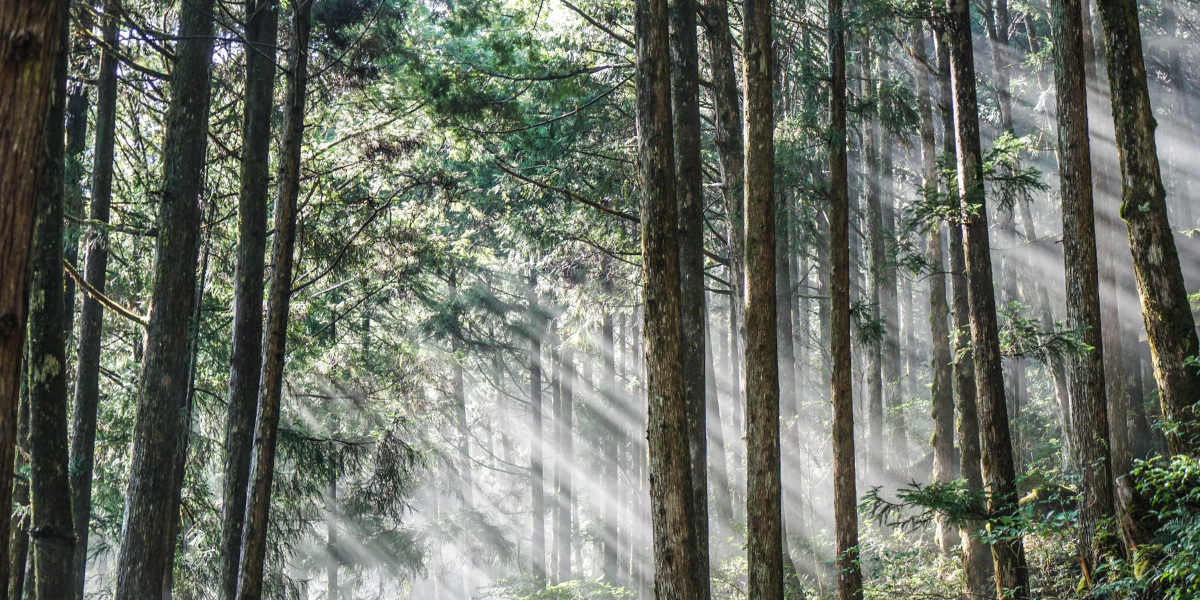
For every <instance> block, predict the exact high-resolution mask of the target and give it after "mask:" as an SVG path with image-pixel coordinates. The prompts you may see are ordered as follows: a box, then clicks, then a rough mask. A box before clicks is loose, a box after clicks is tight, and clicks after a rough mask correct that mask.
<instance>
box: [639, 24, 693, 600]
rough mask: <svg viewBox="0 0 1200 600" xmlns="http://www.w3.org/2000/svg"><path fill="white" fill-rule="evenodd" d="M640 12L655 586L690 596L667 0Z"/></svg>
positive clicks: (662, 594)
mask: <svg viewBox="0 0 1200 600" xmlns="http://www.w3.org/2000/svg"><path fill="white" fill-rule="evenodd" d="M635 13H636V19H635V20H636V38H637V57H636V64H637V86H636V87H637V94H636V95H637V130H638V175H639V179H640V181H641V186H642V194H641V215H642V262H643V267H642V297H643V298H644V299H645V303H646V310H645V317H644V322H645V331H646V333H645V335H646V354H645V356H646V394H647V400H648V402H649V404H648V421H647V425H648V429H647V440H648V442H649V455H650V508H651V515H652V528H653V532H654V566H655V573H654V592H655V596H656V597H657V598H661V599H664V600H672V599H675V598H680V599H691V598H698V597H700V594H701V592H700V589H701V585H702V582H700V581H696V578H695V576H696V573H697V572H698V569H697V567H696V555H697V550H696V548H697V544H698V540H697V539H696V531H695V526H694V523H695V512H694V510H693V497H694V490H695V488H694V487H693V486H692V474H691V458H690V453H689V444H688V419H687V415H688V410H687V409H688V407H687V395H686V388H685V384H684V375H683V365H682V363H681V361H680V358H681V357H680V352H679V348H680V347H681V344H682V343H683V339H682V327H683V325H682V316H681V308H680V304H681V302H680V289H681V288H680V274H679V240H678V205H677V204H676V197H675V184H676V179H675V173H674V171H675V158H674V147H673V146H674V141H673V135H672V131H671V106H670V99H671V94H670V81H671V80H670V67H669V64H668V39H667V38H668V35H667V33H668V23H667V2H666V0H638V1H637V2H636V4H635Z"/></svg>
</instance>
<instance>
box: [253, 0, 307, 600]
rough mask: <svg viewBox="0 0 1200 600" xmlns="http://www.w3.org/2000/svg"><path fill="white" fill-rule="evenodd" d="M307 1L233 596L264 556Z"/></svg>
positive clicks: (288, 285) (300, 23) (298, 32)
mask: <svg viewBox="0 0 1200 600" xmlns="http://www.w3.org/2000/svg"><path fill="white" fill-rule="evenodd" d="M311 15H312V0H301V1H300V2H296V3H295V4H293V5H292V29H291V33H290V36H289V39H288V43H289V45H290V48H289V50H288V71H289V72H288V75H289V76H288V80H287V98H286V99H285V100H284V113H283V114H284V120H283V128H282V130H283V140H282V143H281V144H280V158H279V191H278V193H277V196H276V200H275V241H274V243H273V244H272V246H271V264H272V265H273V270H272V273H271V285H270V287H269V289H268V291H267V328H266V336H265V340H264V344H265V345H264V347H263V362H262V365H263V366H262V386H261V388H260V391H259V396H258V416H257V418H256V419H255V422H254V456H253V459H252V461H251V465H250V478H249V481H250V489H249V491H248V492H247V500H246V523H245V526H244V528H243V534H242V548H241V560H242V567H241V575H240V577H239V579H238V588H237V597H238V600H260V599H261V598H262V587H263V568H264V564H263V563H264V562H265V559H266V537H267V519H268V517H269V516H270V508H271V484H272V481H273V480H274V476H275V453H276V446H277V444H278V439H279V405H280V401H281V399H282V395H283V367H284V361H285V359H286V357H287V323H288V311H289V308H290V303H291V297H292V277H293V274H292V265H293V261H294V257H293V251H294V249H295V245H296V214H297V210H298V208H297V203H298V198H299V196H300V184H301V181H302V180H301V174H300V165H301V161H300V155H301V151H302V150H303V143H304V118H305V113H304V111H305V99H306V94H307V91H308V53H309V49H308V43H309V35H310V32H311V28H312V23H311Z"/></svg>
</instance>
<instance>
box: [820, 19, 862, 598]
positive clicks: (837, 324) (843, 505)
mask: <svg viewBox="0 0 1200 600" xmlns="http://www.w3.org/2000/svg"><path fill="white" fill-rule="evenodd" d="M828 14H829V56H830V61H831V63H832V64H831V68H830V71H831V75H832V83H831V86H830V90H829V117H830V118H829V121H830V125H829V127H830V132H829V183H830V204H829V261H830V286H829V287H830V290H829V294H830V302H829V304H830V312H831V315H830V327H829V329H830V331H829V337H828V338H827V339H829V341H830V353H829V357H830V361H831V362H832V363H833V364H832V371H833V375H832V393H833V395H832V398H833V495H834V498H833V519H834V530H835V533H834V545H835V550H836V552H837V589H838V591H837V597H838V600H862V598H863V586H862V570H861V567H860V566H859V563H858V512H857V504H858V494H857V492H856V491H855V482H854V478H855V473H854V397H853V390H852V388H851V383H850V377H851V372H850V371H851V364H850V360H851V359H850V198H849V186H848V183H849V182H848V179H847V168H846V34H845V28H846V22H845V17H844V15H843V14H842V0H829V13H828Z"/></svg>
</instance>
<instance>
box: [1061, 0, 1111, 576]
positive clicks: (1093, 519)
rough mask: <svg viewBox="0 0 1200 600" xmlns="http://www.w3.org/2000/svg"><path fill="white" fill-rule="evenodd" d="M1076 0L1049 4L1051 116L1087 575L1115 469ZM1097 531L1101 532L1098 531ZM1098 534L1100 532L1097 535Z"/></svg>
mask: <svg viewBox="0 0 1200 600" xmlns="http://www.w3.org/2000/svg"><path fill="white" fill-rule="evenodd" d="M1081 4H1082V3H1081V2H1080V0H1055V1H1054V2H1052V3H1051V5H1050V9H1051V17H1052V19H1051V32H1052V36H1053V39H1054V50H1055V52H1054V86H1055V88H1056V90H1057V93H1056V94H1055V115H1056V116H1057V118H1058V153H1059V157H1060V164H1059V179H1060V181H1061V184H1060V190H1061V194H1062V220H1063V262H1064V264H1065V266H1066V282H1067V325H1068V326H1069V327H1070V328H1071V329H1074V330H1076V331H1080V332H1081V335H1082V341H1083V343H1084V344H1086V345H1087V346H1089V347H1090V349H1089V350H1088V351H1087V353H1086V354H1083V355H1078V356H1073V357H1072V358H1071V361H1070V364H1071V377H1070V386H1071V397H1072V398H1073V399H1074V401H1075V406H1074V411H1073V413H1072V418H1073V420H1074V423H1073V424H1072V425H1073V426H1072V428H1071V429H1072V431H1073V432H1074V433H1075V441H1074V444H1073V446H1074V448H1075V452H1076V454H1077V459H1076V465H1077V466H1078V468H1079V470H1080V483H1081V485H1080V495H1079V541H1078V549H1079V556H1080V558H1081V560H1082V562H1083V567H1084V569H1085V571H1087V572H1086V573H1085V574H1084V577H1085V579H1090V577H1089V575H1088V573H1094V572H1095V569H1096V568H1097V567H1099V566H1100V564H1101V561H1102V560H1103V559H1104V557H1105V556H1107V555H1109V554H1110V553H1111V551H1112V550H1113V549H1114V545H1113V544H1112V543H1111V542H1108V543H1106V542H1105V541H1104V540H1105V539H1108V540H1112V539H1114V538H1113V537H1112V536H1101V535H1098V534H1099V533H1100V532H1101V531H1103V528H1105V527H1106V525H1105V524H1106V523H1107V522H1109V521H1110V520H1111V518H1112V515H1113V500H1114V499H1113V488H1112V468H1111V466H1110V464H1111V463H1110V459H1109V454H1108V439H1109V436H1108V411H1107V409H1106V406H1105V405H1106V402H1105V381H1104V379H1105V376H1106V374H1105V371H1104V340H1103V339H1102V335H1101V328H1100V326H1101V321H1100V288H1099V273H1098V267H1097V259H1096V229H1095V216H1094V209H1093V205H1092V161H1091V156H1090V152H1091V144H1090V142H1089V140H1088V110H1087V80H1086V76H1085V74H1084V68H1083V65H1084V55H1083V13H1082V6H1081ZM1098 530H1099V531H1098ZM1097 538H1099V539H1097Z"/></svg>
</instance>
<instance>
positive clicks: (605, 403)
mask: <svg viewBox="0 0 1200 600" xmlns="http://www.w3.org/2000/svg"><path fill="white" fill-rule="evenodd" d="M600 351H601V353H602V354H603V356H602V359H603V360H604V372H603V378H602V379H601V383H600V394H601V400H600V402H601V404H600V406H601V407H602V408H601V422H602V423H603V432H602V436H603V437H602V438H601V444H602V447H603V450H602V452H603V456H604V490H605V492H607V493H606V494H605V496H604V499H603V502H604V535H603V537H602V538H601V541H602V542H603V555H602V563H601V564H602V572H603V574H604V581H605V582H607V583H610V584H612V585H619V581H618V579H617V555H618V546H619V542H618V540H619V539H620V538H619V536H618V534H617V530H618V525H617V520H618V516H617V511H618V510H619V508H620V493H621V489H622V487H623V486H622V485H621V477H620V472H619V471H618V469H619V461H618V460H617V456H618V455H619V454H620V448H621V441H620V439H621V435H620V428H619V427H618V426H617V423H618V420H617V419H618V418H619V415H620V414H621V413H620V407H619V405H618V398H620V396H618V394H617V356H616V346H615V343H614V339H613V317H612V313H610V312H608V311H605V312H604V320H603V322H602V324H601V326H600Z"/></svg>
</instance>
